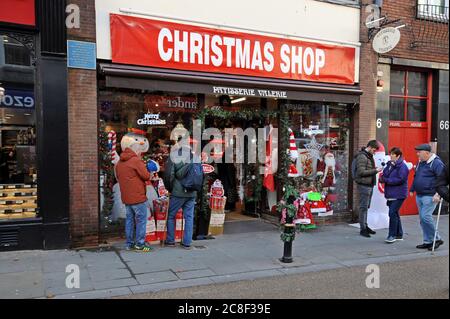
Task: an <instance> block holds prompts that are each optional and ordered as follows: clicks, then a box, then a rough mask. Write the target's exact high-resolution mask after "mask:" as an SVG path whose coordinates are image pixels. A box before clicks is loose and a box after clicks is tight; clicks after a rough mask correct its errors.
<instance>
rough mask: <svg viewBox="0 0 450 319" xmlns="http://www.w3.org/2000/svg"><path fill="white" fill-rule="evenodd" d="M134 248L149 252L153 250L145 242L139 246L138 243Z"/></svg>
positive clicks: (138, 250)
mask: <svg viewBox="0 0 450 319" xmlns="http://www.w3.org/2000/svg"><path fill="white" fill-rule="evenodd" d="M134 250H135V251H137V252H142V253H149V252H151V251H153V248H152V247H150V246H147V245H146V244H144V245H143V246H138V245H136V246H134Z"/></svg>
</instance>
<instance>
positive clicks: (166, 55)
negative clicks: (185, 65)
mask: <svg viewBox="0 0 450 319" xmlns="http://www.w3.org/2000/svg"><path fill="white" fill-rule="evenodd" d="M164 39H167V41H168V42H172V41H173V39H172V33H170V31H169V29H167V28H162V29H161V31H159V35H158V52H159V56H160V57H161V59H162V60H163V61H165V62H167V61H170V59H172V53H173V50H172V49H167V50H166V51H164Z"/></svg>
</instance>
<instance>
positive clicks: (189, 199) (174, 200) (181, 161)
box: [164, 141, 203, 250]
mask: <svg viewBox="0 0 450 319" xmlns="http://www.w3.org/2000/svg"><path fill="white" fill-rule="evenodd" d="M164 184H165V185H166V187H167V188H168V190H169V192H170V202H169V213H168V214H169V215H168V218H167V239H166V241H165V245H166V246H169V247H174V246H175V217H176V214H177V212H178V211H179V210H180V208H181V209H183V217H184V221H185V223H184V236H183V241H182V244H181V245H182V247H183V248H185V249H188V250H190V249H192V247H191V243H192V235H193V229H194V209H195V200H196V198H197V192H198V191H201V190H202V185H203V168H202V165H201V161H200V159H199V158H198V157H197V156H196V155H194V154H193V153H192V150H191V148H190V147H189V145H187V144H186V143H180V141H179V142H178V143H177V144H176V145H175V146H173V148H172V150H171V152H170V156H169V158H168V159H167V162H166V166H165V175H164Z"/></svg>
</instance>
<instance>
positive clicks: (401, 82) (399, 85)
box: [391, 70, 405, 95]
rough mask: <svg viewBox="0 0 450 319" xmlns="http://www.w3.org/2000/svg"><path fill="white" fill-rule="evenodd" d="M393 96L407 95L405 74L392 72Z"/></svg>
mask: <svg viewBox="0 0 450 319" xmlns="http://www.w3.org/2000/svg"><path fill="white" fill-rule="evenodd" d="M391 94H395V95H405V72H404V71H397V70H391Z"/></svg>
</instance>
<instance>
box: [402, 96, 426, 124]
mask: <svg viewBox="0 0 450 319" xmlns="http://www.w3.org/2000/svg"><path fill="white" fill-rule="evenodd" d="M407 116H408V117H407V121H415V122H426V120H427V100H418V99H408V114H407Z"/></svg>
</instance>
